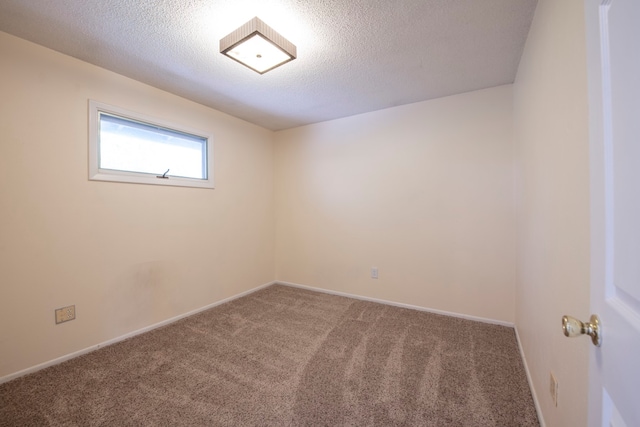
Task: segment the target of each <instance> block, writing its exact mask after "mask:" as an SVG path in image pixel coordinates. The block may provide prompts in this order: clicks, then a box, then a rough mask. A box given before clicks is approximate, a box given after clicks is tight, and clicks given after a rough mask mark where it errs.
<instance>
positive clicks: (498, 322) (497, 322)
mask: <svg viewBox="0 0 640 427" xmlns="http://www.w3.org/2000/svg"><path fill="white" fill-rule="evenodd" d="M275 283H277V284H279V285H284V286H290V287H292V288H301V289H308V290H310V291H315V292H322V293H325V294H331V295H338V296H341V297H347V298H354V299H358V300H362V301H370V302H377V303H380V304H386V305H392V306H395V307H402V308H409V309H411V310H418V311H426V312H429V313H434V314H442V315H444V316H451V317H458V318H461V319H466V320H474V321H476V322H483V323H491V324H493V325H501V326H508V327H511V328H513V327H514V324H513V323H511V322H505V321H503V320H495V319H487V318H484V317H477V316H470V315H467V314H461V313H453V312H450V311H443V310H435V309H432V308H426V307H420V306H417V305H411V304H403V303H401V302H394V301H387V300H383V299H378V298H371V297H365V296H361V295H354V294H348V293H346V292H338V291H332V290H329V289H322V288H314V287H313V286H307V285H301V284H299V283H291V282H283V281H281V280H276V281H275Z"/></svg>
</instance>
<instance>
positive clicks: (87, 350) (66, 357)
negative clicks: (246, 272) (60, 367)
mask: <svg viewBox="0 0 640 427" xmlns="http://www.w3.org/2000/svg"><path fill="white" fill-rule="evenodd" d="M275 283H276V282H269V283H265V284H264V285H260V286H258V287H255V288H253V289H249V290H248V291H245V292H241V293H239V294H237V295H233V296H230V297H229V298H225V299H223V300H220V301H216V302H214V303H211V304H209V305H205V306H204V307H200V308H197V309H195V310H192V311H189V312H187V313H183V314H180V315H178V316H175V317H172V318H170V319H167V320H163V321H162V322H158V323H155V324H153V325H150V326H146V327H144V328H142V329H138V330H136V331H133V332H129V333H127V334H125V335H121V336H119V337H116V338H113V339H110V340H108V341H104V342H101V343H99V344H96V345H92V346H90V347H87V348H84V349H82V350H78V351H74V352H73V353H69V354H65V355H64V356H61V357H58V358H56V359H53V360H49V361H47V362H44V363H40V364H38V365H35V366H32V367H30V368H26V369H23V370H21V371H18V372H15V373H13V374H9V375H6V376H4V377H2V378H0V384H3V383H6V382H8V381H11V380H13V379H16V378H19V377H21V376H24V375H27V374H31V373H34V372H37V371H39V370H41V369H44V368H48V367H49V366H53V365H57V364H59V363H62V362H66V361H67V360H70V359H73V358H75V357H78V356H82V355H83V354H87V353H90V352H92V351H95V350H98V349H99V348H102V347H106V346H109V345H111V344H115V343H117V342H120V341H124V340H126V339H128V338H131V337H134V336H136V335H140V334H144V333H145V332H149V331H151V330H153V329H156V328H159V327H161V326H165V325H168V324H170V323H173V322H176V321H178V320H180V319H184V318H185V317H189V316H193V315H194V314H197V313H200V312H201V311H205V310H208V309H210V308H213V307H216V306H218V305H221V304H224V303H226V302H229V301H233V300H234V299H238V298H241V297H243V296H246V295H249V294H252V293H254V292H256V291H258V290H260V289H262V288H266V287H267V286H271V285H273V284H275Z"/></svg>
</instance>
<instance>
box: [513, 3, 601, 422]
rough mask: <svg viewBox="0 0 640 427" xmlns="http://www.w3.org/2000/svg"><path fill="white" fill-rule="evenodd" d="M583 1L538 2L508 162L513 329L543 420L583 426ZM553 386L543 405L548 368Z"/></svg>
mask: <svg viewBox="0 0 640 427" xmlns="http://www.w3.org/2000/svg"><path fill="white" fill-rule="evenodd" d="M583 3H584V2H583V1H579V0H571V1H557V0H540V1H539V2H538V7H537V10H536V15H535V19H534V21H533V25H532V27H531V30H530V33H529V38H528V40H527V44H526V48H525V51H524V54H523V57H522V60H521V63H520V68H519V71H518V76H517V79H516V82H515V85H514V115H515V134H516V141H517V152H518V154H517V158H518V163H517V164H518V168H517V170H518V174H517V175H518V194H519V202H518V204H519V214H518V218H519V220H518V286H517V291H516V325H517V329H518V331H519V335H520V338H521V341H522V345H523V347H524V353H525V357H526V360H527V364H528V366H529V369H530V372H531V375H532V378H533V385H534V387H535V390H536V394H537V396H538V399H539V402H540V405H541V408H542V411H543V414H544V418H545V421H546V423H547V425H548V426H562V427H571V426H585V425H587V418H586V417H587V391H588V381H587V375H588V354H589V348H588V347H589V345H590V344H589V340H586V339H584V340H568V339H567V338H564V336H563V335H562V331H561V327H560V326H561V325H560V319H561V317H562V315H563V314H573V315H575V316H578V317H582V318H588V316H589V157H588V156H589V135H588V122H587V114H588V109H587V108H588V106H587V76H586V53H585V49H586V45H585V29H584V21H585V17H584V4H583ZM550 371H553V372H554V374H555V375H556V377H557V379H558V383H559V393H558V407H555V406H554V405H553V403H552V401H551V397H550V393H549V373H550Z"/></svg>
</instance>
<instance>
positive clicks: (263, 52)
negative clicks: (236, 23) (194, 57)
mask: <svg viewBox="0 0 640 427" xmlns="http://www.w3.org/2000/svg"><path fill="white" fill-rule="evenodd" d="M220 53H222V54H224V55H226V56H228V57H229V58H231V59H233V60H235V61H238V62H239V63H241V64H243V65H246V66H247V67H249V68H251V69H252V70H254V71H256V72H257V73H259V74H264V73H266V72H267V71H269V70H273V69H274V68H276V67H279V66H280V65H282V64H285V63H287V62H289V61H293V60H294V59H296V47H295V45H294V44H293V43H291V42H290V41H289V40H287V39H285V38H284V37H282V36H281V35H280V34H278V33H277V32H276V31H275V30H274V29H273V28H271V27H269V26H268V25H267V24H265V23H264V22H262V21H261V20H260V19H258V18H253V19H252V20H251V21H249V22H247V23H246V24H244V25H243V26H241V27H240V28H238V29H237V30H235V31H233V32H232V33H231V34H229V35H227V36H226V37H224V38H223V39H222V40H220Z"/></svg>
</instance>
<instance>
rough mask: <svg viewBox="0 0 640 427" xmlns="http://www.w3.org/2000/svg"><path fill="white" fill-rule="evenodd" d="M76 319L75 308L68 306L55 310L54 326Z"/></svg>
mask: <svg viewBox="0 0 640 427" xmlns="http://www.w3.org/2000/svg"><path fill="white" fill-rule="evenodd" d="M75 318H76V306H75V305H69V306H67V307H62V308H58V309H56V325H57V324H58V323H63V322H68V321H69V320H73V319H75Z"/></svg>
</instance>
